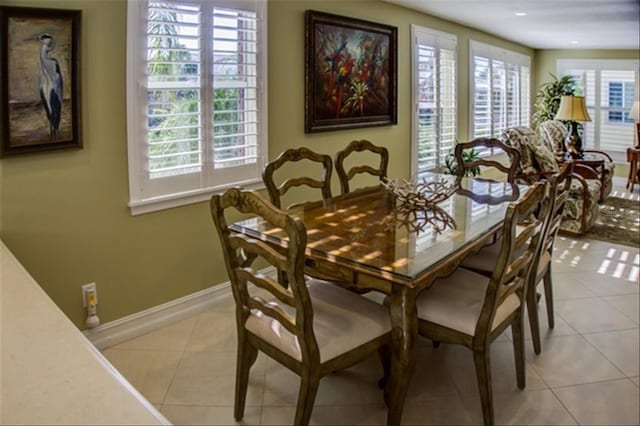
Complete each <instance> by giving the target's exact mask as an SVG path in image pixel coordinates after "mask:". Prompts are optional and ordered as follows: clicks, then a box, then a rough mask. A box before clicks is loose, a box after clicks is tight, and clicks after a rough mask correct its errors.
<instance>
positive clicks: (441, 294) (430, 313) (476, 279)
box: [416, 268, 520, 336]
mask: <svg viewBox="0 0 640 426" xmlns="http://www.w3.org/2000/svg"><path fill="white" fill-rule="evenodd" d="M488 285H489V278H487V277H485V276H483V275H480V274H477V273H475V272H472V271H469V270H467V269H464V268H458V269H457V270H456V272H454V273H453V274H452V275H450V276H449V277H447V278H441V279H439V280H436V282H435V283H434V285H433V287H431V288H430V289H429V290H425V291H423V292H422V293H421V294H420V296H419V297H418V300H417V303H416V305H417V309H418V318H420V319H422V320H425V321H429V322H432V323H435V324H439V325H442V326H445V327H448V328H451V329H453V330H457V331H460V332H462V333H465V334H467V335H469V336H473V335H474V333H475V329H476V324H477V322H478V318H479V317H480V311H481V310H482V305H483V303H484V298H485V293H486V291H487V287H488ZM519 306H520V299H519V298H518V296H517V295H515V294H510V295H509V296H507V298H506V299H505V300H504V301H503V302H502V304H501V305H500V306H499V307H498V309H497V310H496V314H495V316H494V318H493V324H492V327H491V329H492V330H494V329H495V328H496V327H497V326H498V325H500V324H501V323H502V322H503V321H504V320H505V319H506V318H507V317H508V316H509V315H510V314H512V313H513V312H515V310H516V309H518V307H519Z"/></svg>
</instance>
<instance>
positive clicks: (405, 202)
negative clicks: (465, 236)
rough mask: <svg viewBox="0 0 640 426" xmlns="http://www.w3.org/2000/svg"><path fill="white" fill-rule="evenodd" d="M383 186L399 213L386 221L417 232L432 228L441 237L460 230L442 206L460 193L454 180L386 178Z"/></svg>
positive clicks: (395, 212)
mask: <svg viewBox="0 0 640 426" xmlns="http://www.w3.org/2000/svg"><path fill="white" fill-rule="evenodd" d="M382 185H383V186H384V187H385V188H386V189H387V191H389V192H390V193H391V194H392V195H393V196H394V198H395V203H396V206H395V211H394V212H393V213H392V214H391V215H389V216H388V217H387V218H386V221H387V223H389V224H394V225H403V226H405V227H406V228H407V229H408V230H409V231H411V232H416V233H420V232H424V231H427V230H429V229H431V230H433V231H434V232H435V233H437V234H440V233H442V232H443V231H444V230H445V229H447V228H451V229H456V223H455V221H454V220H453V218H452V217H451V216H450V215H449V214H448V213H447V212H446V211H445V210H443V209H442V208H441V207H439V206H438V203H441V202H443V201H445V200H446V199H447V198H449V197H451V195H453V193H454V192H455V191H456V188H457V186H456V185H455V184H453V183H451V182H450V181H448V180H446V179H440V180H437V181H428V180H426V179H424V180H423V181H422V182H415V181H411V180H406V179H392V180H390V179H385V180H383V182H382Z"/></svg>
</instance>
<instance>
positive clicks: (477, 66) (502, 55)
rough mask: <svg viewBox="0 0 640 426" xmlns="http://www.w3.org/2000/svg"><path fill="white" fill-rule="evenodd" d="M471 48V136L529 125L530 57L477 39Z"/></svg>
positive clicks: (496, 134)
mask: <svg viewBox="0 0 640 426" xmlns="http://www.w3.org/2000/svg"><path fill="white" fill-rule="evenodd" d="M470 48H471V62H470V64H471V72H470V75H471V76H472V79H471V102H472V104H471V108H470V110H471V112H472V116H471V135H472V137H473V138H479V137H496V138H497V137H500V135H501V134H502V132H503V131H504V130H505V129H507V128H510V127H515V126H528V125H529V112H530V108H529V102H530V83H529V82H530V61H531V59H530V58H529V56H526V55H521V54H519V53H515V52H511V51H508V50H504V49H501V48H498V47H495V46H490V45H488V44H483V43H479V42H476V41H471V42H470Z"/></svg>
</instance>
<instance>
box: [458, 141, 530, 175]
mask: <svg viewBox="0 0 640 426" xmlns="http://www.w3.org/2000/svg"><path fill="white" fill-rule="evenodd" d="M472 148H475V149H477V148H493V149H496V148H497V149H500V150H501V151H502V152H504V153H506V154H507V155H508V156H509V164H505V163H502V162H500V161H498V160H495V159H487V158H478V159H475V160H467V159H465V158H464V155H463V151H465V150H467V149H472ZM454 155H455V157H456V162H457V163H458V177H459V178H461V177H463V176H465V174H466V171H467V170H469V169H473V168H474V167H478V166H483V167H491V168H494V169H497V170H498V171H499V172H501V173H503V174H506V180H507V182H513V181H514V179H515V176H516V172H517V167H518V164H519V163H520V152H519V151H518V150H517V149H515V148H512V147H510V146H508V145H505V144H504V143H502V142H501V141H499V140H498V139H495V138H477V139H473V140H472V141H469V142H463V143H459V144H457V145H456V147H455V151H454Z"/></svg>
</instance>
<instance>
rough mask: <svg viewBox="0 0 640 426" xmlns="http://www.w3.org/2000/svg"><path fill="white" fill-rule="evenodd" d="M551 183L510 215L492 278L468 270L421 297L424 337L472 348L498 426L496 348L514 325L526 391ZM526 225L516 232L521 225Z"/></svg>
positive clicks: (534, 190)
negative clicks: (537, 261) (528, 317)
mask: <svg viewBox="0 0 640 426" xmlns="http://www.w3.org/2000/svg"><path fill="white" fill-rule="evenodd" d="M546 185H547V184H546V183H543V182H539V183H536V184H534V185H533V186H532V187H531V188H529V190H527V192H526V193H525V194H524V195H523V196H522V198H521V199H520V201H517V202H514V203H511V204H510V205H509V207H508V208H507V212H506V214H505V219H504V226H503V232H502V238H501V239H500V242H499V244H500V252H499V256H498V260H497V263H496V265H495V268H494V270H493V273H492V275H491V277H486V276H484V275H481V274H478V273H476V272H473V271H470V270H468V269H464V268H458V269H457V270H456V271H455V272H454V273H453V274H452V275H450V276H448V277H446V278H441V279H438V280H436V281H435V282H434V284H433V286H432V287H431V288H430V289H428V290H425V291H423V292H422V294H420V296H418V299H417V303H416V307H417V311H418V332H419V333H420V334H421V335H423V336H425V337H427V338H429V339H431V340H433V341H438V342H442V343H451V344H460V345H464V346H466V347H467V348H469V349H471V351H472V352H473V361H474V364H475V369H476V375H477V381H478V388H479V391H480V400H481V403H482V414H483V418H484V424H485V425H492V424H494V414H493V392H492V384H491V361H490V344H491V342H493V341H494V340H495V339H496V338H497V337H498V336H499V335H500V334H501V333H502V332H503V331H504V330H505V329H506V328H507V327H508V326H511V330H512V334H513V349H514V355H515V364H516V377H517V383H518V387H519V388H520V389H523V388H524V387H525V381H526V379H525V356H524V330H523V312H524V299H525V291H526V283H527V279H528V275H529V274H530V273H531V269H532V268H531V265H532V262H533V260H534V257H535V255H536V252H537V250H538V247H539V245H540V243H541V237H542V232H543V228H544V217H545V216H546V214H547V208H548V203H547V200H546V198H545V192H546ZM525 220H526V225H521V227H520V230H519V232H517V233H516V225H517V224H523V223H525Z"/></svg>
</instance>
